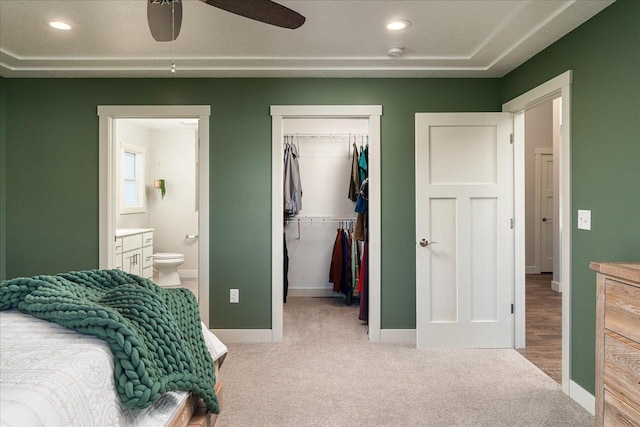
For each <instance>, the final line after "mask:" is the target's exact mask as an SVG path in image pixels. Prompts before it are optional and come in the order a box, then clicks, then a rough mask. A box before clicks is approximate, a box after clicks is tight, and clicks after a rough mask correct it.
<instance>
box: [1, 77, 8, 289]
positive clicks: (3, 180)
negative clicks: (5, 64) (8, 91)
mask: <svg viewBox="0 0 640 427" xmlns="http://www.w3.org/2000/svg"><path fill="white" fill-rule="evenodd" d="M4 87H5V79H4V78H2V77H0V280H4V279H6V277H7V258H6V254H7V249H6V247H7V242H6V225H5V216H6V213H7V203H6V189H7V185H6V173H5V171H6V161H5V146H6V132H5V130H6V128H7V126H6V119H5V117H6V102H5V90H4Z"/></svg>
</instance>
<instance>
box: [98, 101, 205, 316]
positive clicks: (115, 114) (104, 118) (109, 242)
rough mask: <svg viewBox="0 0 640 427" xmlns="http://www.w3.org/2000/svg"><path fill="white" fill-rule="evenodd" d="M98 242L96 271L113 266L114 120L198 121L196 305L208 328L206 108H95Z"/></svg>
mask: <svg viewBox="0 0 640 427" xmlns="http://www.w3.org/2000/svg"><path fill="white" fill-rule="evenodd" d="M97 113H98V117H99V131H98V132H99V137H98V141H99V142H98V147H99V148H98V152H99V155H98V157H99V161H98V164H99V166H98V176H99V177H98V187H99V191H98V194H99V196H98V201H99V202H98V241H99V258H98V259H99V268H103V269H104V268H109V266H111V265H113V264H112V263H113V239H112V238H110V236H113V235H115V227H116V220H115V206H114V194H115V187H114V180H115V158H114V152H115V150H114V147H115V144H116V142H115V141H114V138H115V129H114V125H115V120H116V119H122V118H141V119H152V118H181V117H185V118H194V117H198V118H199V124H198V162H199V167H198V185H199V193H198V197H199V202H198V203H199V205H198V236H199V237H198V306H199V308H200V317H201V319H202V321H203V322H204V324H205V325H206V326H207V327H209V117H210V116H211V107H210V106H209V105H99V106H98V111H97Z"/></svg>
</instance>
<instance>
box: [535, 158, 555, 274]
mask: <svg viewBox="0 0 640 427" xmlns="http://www.w3.org/2000/svg"><path fill="white" fill-rule="evenodd" d="M536 160H537V161H538V164H537V165H536V172H538V174H537V175H538V176H537V177H536V185H538V186H539V191H537V192H536V195H537V196H538V199H537V200H536V203H537V204H538V207H539V212H540V214H539V216H538V218H537V221H538V226H539V228H538V230H540V272H542V273H548V272H552V271H553V225H552V224H553V154H551V153H536Z"/></svg>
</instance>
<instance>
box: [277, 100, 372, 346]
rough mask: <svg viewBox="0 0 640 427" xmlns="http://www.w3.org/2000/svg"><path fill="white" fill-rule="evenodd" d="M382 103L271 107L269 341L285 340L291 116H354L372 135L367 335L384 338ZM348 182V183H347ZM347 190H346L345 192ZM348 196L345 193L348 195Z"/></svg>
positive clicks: (370, 139)
mask: <svg viewBox="0 0 640 427" xmlns="http://www.w3.org/2000/svg"><path fill="white" fill-rule="evenodd" d="M381 115H382V107H381V106H379V105H355V106H354V105H344V106H311V105H303V106H296V105H291V106H272V107H271V116H272V135H271V139H272V226H271V230H272V235H271V239H272V242H271V247H272V253H271V271H272V275H271V287H272V301H271V302H272V306H271V307H272V311H271V313H272V324H271V328H272V329H271V331H269V332H270V336H269V337H268V339H267V340H268V341H275V342H279V341H282V339H283V283H284V271H283V270H284V268H283V267H284V265H283V253H284V245H283V243H284V242H283V232H284V226H283V223H284V214H283V200H284V198H283V197H284V194H283V185H282V183H283V178H284V173H283V172H284V167H283V158H284V157H283V156H284V153H285V150H284V147H283V141H284V135H285V128H284V121H285V120H289V119H322V118H334V119H335V118H351V119H364V120H366V127H367V134H368V137H369V159H370V161H369V164H368V172H369V177H370V179H369V182H368V194H369V200H368V207H367V209H368V212H369V218H368V221H369V234H368V238H369V242H370V243H369V251H368V255H367V256H368V273H369V277H368V283H369V294H368V304H367V305H368V309H369V310H368V312H369V313H368V336H369V340H370V341H380V340H381V336H380V335H381V329H380V236H381V232H380V116H381ZM347 184H348V182H347ZM346 191H347V189H345V192H346ZM345 196H346V194H345Z"/></svg>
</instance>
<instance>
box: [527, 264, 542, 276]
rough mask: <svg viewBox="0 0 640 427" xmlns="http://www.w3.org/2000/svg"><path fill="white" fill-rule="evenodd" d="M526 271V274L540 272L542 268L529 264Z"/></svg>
mask: <svg viewBox="0 0 640 427" xmlns="http://www.w3.org/2000/svg"><path fill="white" fill-rule="evenodd" d="M524 272H525V274H540V269H539V268H538V267H537V266H535V265H527V266H526V267H525V268H524Z"/></svg>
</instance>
